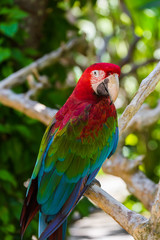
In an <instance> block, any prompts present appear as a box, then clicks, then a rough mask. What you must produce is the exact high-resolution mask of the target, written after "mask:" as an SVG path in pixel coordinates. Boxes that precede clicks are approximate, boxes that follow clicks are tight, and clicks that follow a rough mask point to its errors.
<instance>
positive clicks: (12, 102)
mask: <svg viewBox="0 0 160 240" xmlns="http://www.w3.org/2000/svg"><path fill="white" fill-rule="evenodd" d="M0 102H1V103H2V104H4V105H5V106H7V107H11V108H13V109H16V110H18V111H20V112H22V113H24V114H25V115H27V116H29V117H31V118H34V119H37V120H39V121H40V122H42V123H44V124H46V125H48V124H49V122H50V121H51V119H52V118H53V116H54V115H55V114H56V112H57V111H56V110H54V109H51V108H49V107H46V106H45V105H43V104H41V103H39V102H36V101H32V100H30V99H28V98H27V97H25V94H15V93H14V92H13V91H12V90H10V89H1V90H0Z"/></svg>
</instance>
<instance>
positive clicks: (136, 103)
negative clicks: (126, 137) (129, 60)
mask: <svg viewBox="0 0 160 240" xmlns="http://www.w3.org/2000/svg"><path fill="white" fill-rule="evenodd" d="M159 80H160V62H159V63H158V64H157V66H156V67H155V69H154V70H153V71H152V72H151V73H150V74H149V75H148V77H146V78H145V79H144V80H143V81H142V82H141V84H140V87H139V89H138V91H137V93H136V95H135V97H134V98H133V99H132V101H131V103H130V104H129V105H128V106H127V107H126V109H125V110H124V112H123V114H122V115H121V117H120V119H119V133H120V135H121V134H122V132H123V131H124V129H125V128H126V127H127V125H128V123H129V121H130V120H131V119H132V117H133V116H134V115H135V114H136V112H137V111H138V110H139V108H140V107H141V105H142V103H143V102H144V100H145V99H146V97H148V95H149V94H150V93H151V92H152V91H153V90H154V89H155V87H156V85H157V83H158V82H159Z"/></svg>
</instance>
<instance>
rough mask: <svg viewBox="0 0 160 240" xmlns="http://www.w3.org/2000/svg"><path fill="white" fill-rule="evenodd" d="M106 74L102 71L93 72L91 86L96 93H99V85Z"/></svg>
mask: <svg viewBox="0 0 160 240" xmlns="http://www.w3.org/2000/svg"><path fill="white" fill-rule="evenodd" d="M104 78H105V72H104V71H102V70H93V71H92V72H91V86H92V88H93V90H94V92H96V93H97V87H98V85H99V84H100V83H101V82H102V81H103V80H104Z"/></svg>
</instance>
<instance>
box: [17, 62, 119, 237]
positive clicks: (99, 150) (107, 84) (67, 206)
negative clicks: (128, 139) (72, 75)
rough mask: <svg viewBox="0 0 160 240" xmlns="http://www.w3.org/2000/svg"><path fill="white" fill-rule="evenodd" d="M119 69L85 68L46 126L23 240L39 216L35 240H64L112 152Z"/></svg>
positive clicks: (104, 65)
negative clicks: (75, 212) (69, 220)
mask: <svg viewBox="0 0 160 240" xmlns="http://www.w3.org/2000/svg"><path fill="white" fill-rule="evenodd" d="M119 75H120V68H119V66H117V65H115V64H111V63H96V64H93V65H91V66H90V67H88V68H87V69H86V70H85V71H84V73H83V74H82V76H81V78H80V79H79V81H78V83H77V85H76V87H75V89H74V91H73V93H72V94H71V96H70V97H69V98H68V100H67V101H66V103H65V104H64V105H63V107H62V108H61V109H60V110H59V111H58V112H57V114H56V115H55V116H54V118H53V120H52V122H51V123H50V125H49V126H48V128H47V130H46V132H45V134H44V136H43V139H42V142H41V146H40V150H39V154H38V158H37V162H36V165H35V168H34V170H33V174H32V177H31V180H30V184H29V187H28V190H27V194H26V198H25V201H24V205H23V209H22V214H21V220H20V223H21V237H23V234H24V232H25V230H26V228H27V226H28V224H29V223H30V222H31V220H32V218H33V217H34V216H35V215H36V213H37V212H38V211H39V240H46V239H48V240H53V239H55V240H63V239H65V228H66V219H67V217H68V215H69V214H70V212H71V211H72V210H73V208H74V207H75V205H76V204H77V203H78V201H79V200H80V198H81V196H82V195H83V193H84V192H85V190H86V188H87V187H88V185H89V184H90V183H91V182H92V180H93V179H94V177H95V176H96V174H97V173H98V171H99V169H100V167H101V166H102V163H103V162H104V161H105V159H106V158H109V157H110V156H111V155H112V154H113V153H114V152H115V150H116V147H117V142H118V126H117V114H116V109H115V106H114V101H115V100H116V98H117V95H118V90H119V79H118V77H119Z"/></svg>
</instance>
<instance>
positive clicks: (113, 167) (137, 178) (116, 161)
mask: <svg viewBox="0 0 160 240" xmlns="http://www.w3.org/2000/svg"><path fill="white" fill-rule="evenodd" d="M142 159H143V156H139V157H138V158H137V159H135V160H128V159H126V158H124V157H123V156H122V154H120V153H117V154H115V155H113V156H112V157H111V158H110V159H108V160H107V161H105V163H104V164H103V171H104V172H105V173H109V174H113V175H115V176H118V177H120V178H122V179H123V180H124V181H125V183H126V184H127V188H128V190H129V192H130V193H132V194H133V195H134V196H136V197H137V198H138V199H139V200H140V201H141V202H142V203H143V204H144V206H145V207H146V208H147V209H148V210H151V207H152V205H153V202H154V198H155V194H156V191H157V185H156V184H155V183H154V182H152V181H151V180H150V179H148V178H147V177H146V176H145V174H144V173H143V172H141V171H139V170H138V167H139V165H140V164H141V162H142Z"/></svg>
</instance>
